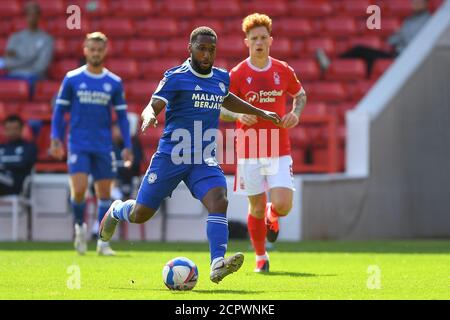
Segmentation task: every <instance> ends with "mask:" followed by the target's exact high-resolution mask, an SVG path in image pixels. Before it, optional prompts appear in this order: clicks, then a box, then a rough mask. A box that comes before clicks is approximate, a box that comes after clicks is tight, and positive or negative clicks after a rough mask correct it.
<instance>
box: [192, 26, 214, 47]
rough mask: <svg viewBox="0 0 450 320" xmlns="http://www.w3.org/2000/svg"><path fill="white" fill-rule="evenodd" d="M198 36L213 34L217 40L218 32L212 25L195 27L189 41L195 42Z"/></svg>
mask: <svg viewBox="0 0 450 320" xmlns="http://www.w3.org/2000/svg"><path fill="white" fill-rule="evenodd" d="M198 36H211V37H214V38H215V39H216V41H217V34H216V32H215V31H214V30H213V29H211V28H210V27H205V26H203V27H198V28H195V29H194V30H193V31H192V32H191V36H190V38H189V41H190V42H191V43H192V42H194V41H195V40H196V39H197V37H198Z"/></svg>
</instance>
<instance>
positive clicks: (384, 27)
mask: <svg viewBox="0 0 450 320" xmlns="http://www.w3.org/2000/svg"><path fill="white" fill-rule="evenodd" d="M400 27H401V22H400V20H399V19H398V18H391V17H383V18H382V19H381V29H373V30H371V29H368V28H367V25H366V21H360V22H359V23H358V30H359V32H361V33H363V34H365V35H371V36H378V37H380V36H383V37H384V36H390V35H392V34H393V33H395V32H397V31H398V30H399V29H400Z"/></svg>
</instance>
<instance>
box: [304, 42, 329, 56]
mask: <svg viewBox="0 0 450 320" xmlns="http://www.w3.org/2000/svg"><path fill="white" fill-rule="evenodd" d="M317 49H323V50H324V51H325V53H326V54H327V55H329V56H334V55H335V52H336V44H335V42H334V40H333V39H332V38H326V37H322V38H312V39H309V40H307V41H306V45H305V51H306V53H307V54H309V55H310V56H314V54H315V52H316V50H317Z"/></svg>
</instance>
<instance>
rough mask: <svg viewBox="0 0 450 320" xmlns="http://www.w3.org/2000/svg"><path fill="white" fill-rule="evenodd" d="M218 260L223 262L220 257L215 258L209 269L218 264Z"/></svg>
mask: <svg viewBox="0 0 450 320" xmlns="http://www.w3.org/2000/svg"><path fill="white" fill-rule="evenodd" d="M220 260H223V258H222V257H218V258H215V259H214V260H213V261H212V262H211V268H212V267H213V266H214V265H215V264H216V262H218V261H220Z"/></svg>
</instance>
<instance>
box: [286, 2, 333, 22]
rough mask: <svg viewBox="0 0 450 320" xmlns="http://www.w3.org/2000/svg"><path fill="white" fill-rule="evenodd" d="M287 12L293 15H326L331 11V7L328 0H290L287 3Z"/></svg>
mask: <svg viewBox="0 0 450 320" xmlns="http://www.w3.org/2000/svg"><path fill="white" fill-rule="evenodd" d="M288 12H289V13H290V15H292V16H294V17H298V16H302V17H303V18H305V17H320V18H322V17H326V16H328V15H330V14H332V12H333V7H332V5H331V4H330V3H328V1H322V0H304V1H291V2H289V4H288Z"/></svg>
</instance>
